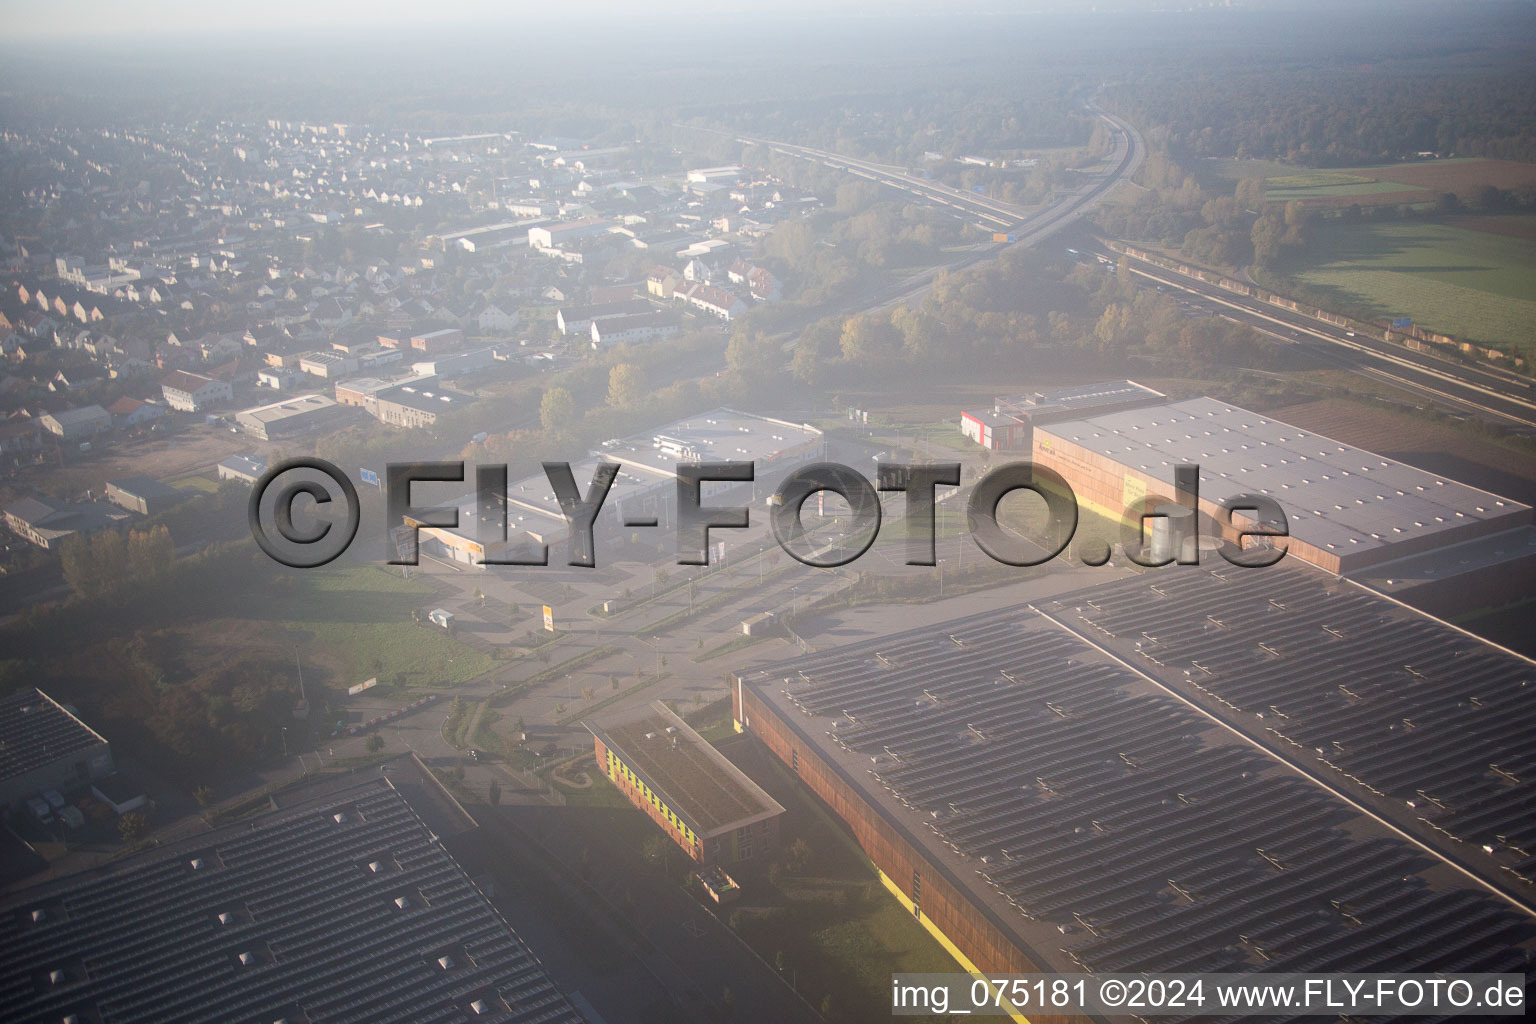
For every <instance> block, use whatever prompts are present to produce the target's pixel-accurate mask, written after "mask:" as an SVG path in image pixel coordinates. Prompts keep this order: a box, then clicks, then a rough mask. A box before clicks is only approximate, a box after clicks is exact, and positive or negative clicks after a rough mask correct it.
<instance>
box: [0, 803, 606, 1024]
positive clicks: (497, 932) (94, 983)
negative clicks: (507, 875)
mask: <svg viewBox="0 0 1536 1024" xmlns="http://www.w3.org/2000/svg"><path fill="white" fill-rule="evenodd" d="M0 1019H5V1020H36V1021H70V1020H74V1021H79V1022H82V1024H83V1022H89V1021H100V1022H120V1021H121V1022H129V1021H144V1022H157V1024H169V1022H182V1021H185V1022H191V1021H209V1022H213V1021H217V1022H221V1024H244V1022H251V1024H273V1022H277V1021H286V1022H287V1024H299V1022H306V1021H307V1022H311V1024H319V1022H322V1021H324V1022H327V1024H330V1022H338V1024H339V1022H358V1024H362V1022H369V1024H378V1022H394V1021H398V1022H402V1024H404V1022H428V1021H439V1022H458V1021H467V1020H473V1021H485V1022H492V1021H494V1022H501V1024H510V1022H517V1024H579V1022H580V1021H581V1020H582V1017H581V1015H580V1014H579V1013H578V1012H577V1011H576V1010H575V1009H573V1008H572V1006H571V1004H570V1003H569V1002H568V1001H567V1000H566V997H565V996H564V994H562V993H561V992H560V991H559V990H558V989H557V988H556V987H555V985H554V983H553V982H552V981H551V980H550V979H549V977H548V976H547V975H546V973H545V972H544V969H543V967H542V965H541V964H540V963H539V961H538V959H537V958H536V957H534V955H533V954H532V953H531V952H529V950H528V948H527V947H526V946H525V945H524V944H523V943H522V941H521V940H520V939H519V938H518V936H517V935H516V934H515V933H514V932H513V931H512V929H511V928H510V927H508V925H507V923H506V922H505V921H504V920H503V919H502V918H501V917H500V916H499V915H498V914H497V913H496V911H495V910H494V909H493V908H492V907H491V905H490V904H489V903H488V902H487V901H486V899H485V897H484V895H482V894H481V892H480V890H479V889H478V888H476V886H475V885H474V884H473V883H472V882H471V881H470V880H469V878H468V877H467V876H466V875H465V874H464V871H463V869H462V868H460V867H459V865H458V864H457V862H455V861H454V860H453V858H452V857H450V856H449V854H448V853H447V852H446V851H445V850H444V849H443V847H442V846H441V844H440V843H439V842H438V841H437V839H436V837H434V836H433V835H432V834H431V833H430V832H429V830H428V829H427V827H426V826H425V824H423V822H422V821H421V819H420V818H418V817H417V816H416V813H415V812H414V811H413V810H412V809H411V807H410V806H409V805H408V804H407V803H406V802H405V800H404V799H403V798H402V797H401V796H400V795H399V793H397V792H396V791H395V790H394V789H392V788H390V787H389V786H388V784H387V783H384V782H382V781H380V782H376V783H372V784H369V785H368V786H366V787H363V788H362V789H361V790H359V789H353V790H348V791H346V792H344V793H342V794H338V796H337V798H336V801H335V802H325V803H324V804H323V806H311V807H308V808H305V809H302V810H296V811H294V812H293V813H289V814H281V815H273V816H271V817H268V818H265V819H260V820H257V821H255V822H252V823H250V824H248V825H247V824H241V825H236V826H230V827H228V828H226V829H223V830H221V831H219V832H215V833H212V834H209V835H206V836H202V837H199V839H198V840H194V841H192V842H191V843H183V844H178V845H177V846H176V847H174V848H172V849H167V850H161V851H156V852H154V853H151V854H145V855H140V856H137V857H133V858H130V859H129V860H127V861H124V862H123V863H122V864H121V865H119V866H117V867H115V868H112V869H110V870H109V872H108V873H106V874H93V875H91V876H89V877H85V878H83V879H80V880H78V881H73V882H66V883H64V884H61V885H52V886H45V887H41V888H39V889H37V890H32V891H29V892H26V893H21V894H18V895H16V896H13V897H11V898H9V899H7V900H6V901H5V903H4V905H3V906H0Z"/></svg>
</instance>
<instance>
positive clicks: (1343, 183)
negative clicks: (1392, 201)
mask: <svg viewBox="0 0 1536 1024" xmlns="http://www.w3.org/2000/svg"><path fill="white" fill-rule="evenodd" d="M1415 191H1418V190H1417V189H1413V188H1409V187H1408V186H1406V185H1399V184H1397V183H1396V182H1391V181H1378V180H1376V179H1374V178H1366V177H1361V176H1359V175H1354V174H1349V173H1346V172H1343V171H1302V172H1300V173H1294V174H1288V175H1285V176H1284V177H1279V178H1266V179H1265V181H1264V198H1265V199H1267V200H1268V201H1270V202H1272V203H1283V202H1287V201H1289V200H1292V199H1327V198H1331V197H1333V196H1372V195H1380V194H1382V193H1385V192H1415Z"/></svg>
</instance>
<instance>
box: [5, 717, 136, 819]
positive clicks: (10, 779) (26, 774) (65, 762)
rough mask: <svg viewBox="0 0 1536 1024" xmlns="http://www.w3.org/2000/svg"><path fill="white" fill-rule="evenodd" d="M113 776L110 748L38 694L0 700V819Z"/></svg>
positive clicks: (73, 718) (91, 730) (94, 732)
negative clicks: (50, 793) (48, 794)
mask: <svg viewBox="0 0 1536 1024" xmlns="http://www.w3.org/2000/svg"><path fill="white" fill-rule="evenodd" d="M115 770H116V768H115V767H114V765H113V761H112V746H111V744H109V743H108V742H107V741H106V740H105V739H104V738H102V736H101V734H100V733H98V732H97V731H96V730H95V729H92V728H91V727H90V726H88V725H86V724H85V723H84V722H82V721H81V720H80V719H79V718H78V717H77V716H76V715H75V714H74V712H72V711H70V710H69V709H68V708H66V707H65V706H64V705H62V704H60V703H59V702H58V701H56V700H54V699H53V698H52V697H50V696H48V695H47V694H46V693H44V692H43V691H42V690H39V689H36V688H28V689H25V690H20V691H18V692H16V693H13V694H11V695H10V696H9V697H4V698H0V813H3V812H6V811H15V810H17V809H18V808H20V807H22V806H23V805H24V804H25V803H26V802H27V800H28V799H29V798H32V797H36V796H37V795H38V794H40V793H42V792H44V791H46V790H55V791H57V792H59V793H66V794H67V793H73V792H75V791H77V790H81V789H84V788H86V787H88V786H89V785H90V784H91V783H92V782H94V781H96V780H97V779H102V778H105V777H107V776H108V775H111V774H112V773H113V772H114V771H115Z"/></svg>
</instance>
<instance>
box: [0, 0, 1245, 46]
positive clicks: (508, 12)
mask: <svg viewBox="0 0 1536 1024" xmlns="http://www.w3.org/2000/svg"><path fill="white" fill-rule="evenodd" d="M1236 2H1239V3H1241V4H1242V5H1243V6H1253V5H1254V4H1256V3H1258V4H1265V3H1272V2H1273V0H1236ZM1226 3H1228V0H1217V2H1216V3H1212V2H1211V0H959V2H958V3H957V2H956V0H767V2H766V3H757V4H751V5H748V6H745V7H744V6H743V5H742V4H740V3H739V2H725V0H704V2H702V3H700V2H694V3H684V4H678V3H676V2H675V0H583V2H582V3H580V4H571V5H562V4H555V3H550V2H549V0H502V2H496V0H439V2H431V0H311V2H304V0H268V2H266V3H219V2H208V0H147V2H143V3H135V4H119V3H106V2H102V0H26V2H21V0H0V24H3V25H4V28H5V31H4V34H5V35H8V36H11V37H12V38H15V37H17V36H61V35H66V34H67V35H71V36H77V37H78V36H80V35H122V34H131V35H140V34H142V35H157V36H165V35H173V34H178V33H188V32H191V33H206V32H242V33H244V32H259V33H261V34H264V35H266V34H271V35H281V34H282V33H284V32H293V31H299V32H305V31H337V30H354V31H355V30H358V29H364V30H366V29H370V28H371V29H389V28H400V27H415V26H426V25H437V26H441V27H448V26H450V25H453V24H463V23H466V22H480V23H484V22H486V21H494V22H502V23H509V22H546V23H547V22H551V21H556V20H559V21H561V22H569V21H571V20H572V19H575V18H594V17H601V18H612V17H614V16H621V17H631V18H634V17H661V18H692V17H698V16H700V15H704V16H715V17H741V16H742V15H743V14H744V13H749V15H750V18H751V19H752V20H758V19H761V18H763V17H764V16H765V15H766V16H767V17H770V18H771V17H775V16H779V15H788V16H805V15H812V16H814V15H823V16H824V15H828V14H833V15H841V16H848V15H855V16H857V15H865V16H870V17H881V16H889V15H890V14H891V13H893V12H897V13H901V12H906V13H917V14H933V15H939V14H942V13H946V12H950V11H953V10H955V9H956V8H962V9H964V10H965V11H967V12H975V13H1015V14H1016V13H1022V12H1027V11H1050V12H1055V13H1061V12H1075V11H1082V12H1088V11H1092V10H1095V9H1097V10H1099V11H1104V10H1106V9H1114V8H1127V7H1129V8H1143V9H1144V8H1147V7H1186V6H1218V5H1224V4H1226Z"/></svg>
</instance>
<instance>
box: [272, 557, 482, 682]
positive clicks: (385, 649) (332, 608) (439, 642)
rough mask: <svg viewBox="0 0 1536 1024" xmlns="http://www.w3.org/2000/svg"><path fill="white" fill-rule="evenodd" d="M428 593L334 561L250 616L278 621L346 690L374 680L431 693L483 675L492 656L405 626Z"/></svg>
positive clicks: (413, 583) (413, 582)
mask: <svg viewBox="0 0 1536 1024" xmlns="http://www.w3.org/2000/svg"><path fill="white" fill-rule="evenodd" d="M431 594H432V588H431V587H429V586H428V585H427V584H426V583H424V582H422V581H421V580H419V579H410V580H406V579H402V578H401V577H400V576H398V575H396V574H395V573H392V572H387V571H385V570H384V569H381V568H378V567H377V566H345V565H340V564H333V565H330V566H327V567H326V568H324V569H316V570H311V571H309V572H308V573H305V574H304V575H303V576H302V577H301V578H300V580H299V583H298V585H297V586H295V587H294V588H293V589H292V590H291V591H286V592H284V593H283V594H282V595H281V597H280V598H279V599H276V600H267V599H265V598H267V597H270V595H264V596H263V597H264V599H263V600H262V601H261V602H260V603H261V605H263V606H264V612H265V613H264V614H262V613H258V612H256V611H255V610H254V609H253V614H252V618H267V619H275V620H277V621H279V622H281V623H282V624H283V625H284V627H285V628H286V630H287V631H288V633H289V634H290V635H291V636H292V637H293V639H294V641H295V642H298V643H299V644H300V647H301V650H302V651H303V652H304V655H305V657H306V658H309V657H313V656H320V657H324V658H326V659H327V660H328V661H330V662H331V663H333V664H334V665H335V668H336V671H337V675H338V678H337V680H336V682H337V683H339V684H341V685H343V686H350V685H351V684H353V683H359V682H362V681H363V680H364V679H368V678H370V677H373V676H377V677H378V680H379V683H380V684H381V685H384V684H393V683H395V682H396V681H397V680H398V681H401V682H403V683H404V684H405V685H406V686H410V687H418V688H421V689H424V690H436V689H440V688H443V687H447V686H452V685H455V684H458V683H462V682H465V681H466V680H469V679H473V678H474V677H475V676H478V675H480V674H481V673H482V672H485V671H487V670H489V669H490V668H491V666H492V665H493V664H495V662H494V660H493V659H492V658H491V656H490V655H489V654H487V653H485V652H483V651H478V650H476V649H474V648H473V647H470V646H468V645H467V644H464V643H462V642H460V641H458V640H455V639H454V638H453V637H451V636H449V635H448V632H447V631H446V630H443V629H440V628H438V627H437V626H431V625H418V624H416V623H414V622H412V621H411V609H413V608H419V607H421V606H422V605H423V604H424V603H426V602H427V601H428V600H429V598H430V596H431Z"/></svg>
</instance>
